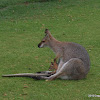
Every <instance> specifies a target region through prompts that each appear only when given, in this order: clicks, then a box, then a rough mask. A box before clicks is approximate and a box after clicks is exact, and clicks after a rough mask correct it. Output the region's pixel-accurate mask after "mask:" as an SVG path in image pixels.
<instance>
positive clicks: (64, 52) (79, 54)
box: [38, 29, 90, 81]
mask: <svg viewBox="0 0 100 100" xmlns="http://www.w3.org/2000/svg"><path fill="white" fill-rule="evenodd" d="M38 47H39V48H43V47H49V48H51V49H52V50H53V51H54V53H55V54H56V57H55V60H57V59H60V61H59V64H58V68H57V71H56V73H55V74H53V75H51V76H49V77H45V76H42V77H41V79H46V80H47V81H48V80H53V79H56V78H61V79H73V80H79V79H83V78H85V77H86V75H87V74H88V72H89V70H90V59H89V55H88V53H87V51H86V50H85V48H84V47H83V46H81V45H79V44H77V43H72V42H61V41H58V40H56V39H55V38H54V37H53V36H52V35H51V33H50V31H49V30H48V29H46V30H45V37H44V38H43V39H42V41H41V42H40V43H39V44H38Z"/></svg>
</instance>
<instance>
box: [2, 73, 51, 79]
mask: <svg viewBox="0 0 100 100" xmlns="http://www.w3.org/2000/svg"><path fill="white" fill-rule="evenodd" d="M50 75H51V74H50V73H20V74H8V75H2V77H30V78H33V79H37V80H39V79H41V76H50Z"/></svg>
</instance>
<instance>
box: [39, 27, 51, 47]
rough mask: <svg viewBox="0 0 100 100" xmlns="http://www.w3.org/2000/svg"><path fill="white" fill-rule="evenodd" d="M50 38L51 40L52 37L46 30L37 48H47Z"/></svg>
mask: <svg viewBox="0 0 100 100" xmlns="http://www.w3.org/2000/svg"><path fill="white" fill-rule="evenodd" d="M51 38H52V36H51V33H50V31H49V30H48V29H46V30H45V37H44V38H43V39H42V40H41V42H40V43H39V44H38V47H39V48H43V47H46V46H49V44H50V41H51Z"/></svg>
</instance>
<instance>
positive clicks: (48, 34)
mask: <svg viewBox="0 0 100 100" xmlns="http://www.w3.org/2000/svg"><path fill="white" fill-rule="evenodd" d="M45 34H46V35H47V36H48V37H49V38H51V37H52V36H51V33H50V31H49V30H48V29H45Z"/></svg>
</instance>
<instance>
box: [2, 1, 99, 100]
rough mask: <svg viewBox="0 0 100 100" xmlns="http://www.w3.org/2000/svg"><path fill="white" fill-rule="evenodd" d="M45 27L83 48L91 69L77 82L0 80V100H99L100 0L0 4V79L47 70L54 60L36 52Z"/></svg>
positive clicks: (44, 52)
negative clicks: (5, 76)
mask: <svg viewBox="0 0 100 100" xmlns="http://www.w3.org/2000/svg"><path fill="white" fill-rule="evenodd" d="M45 28H49V29H50V31H51V33H52V35H53V36H54V37H55V38H57V39H58V40H60V41H71V42H76V43H79V44H81V45H83V46H84V47H85V48H86V49H87V51H88V53H89V55H90V59H91V70H90V72H89V74H88V76H87V78H86V79H83V80H79V81H73V80H72V81H69V80H59V79H57V80H54V81H51V82H45V81H43V80H42V81H35V80H33V79H30V78H17V77H16V78H2V77H0V100H99V98H98V97H91V98H89V97H88V95H89V94H97V95H100V53H99V52H100V0H62V1H61V2H59V1H58V0H54V1H53V0H52V1H49V2H34V1H33V0H0V48H1V49H0V76H2V75H3V74H11V73H27V72H29V73H32V72H37V71H44V70H48V67H49V65H50V62H51V61H53V58H54V57H55V55H54V53H53V52H52V51H51V50H50V49H49V48H43V49H39V48H38V47H37V45H38V43H39V42H40V40H41V39H42V38H43V36H44V30H45Z"/></svg>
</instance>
